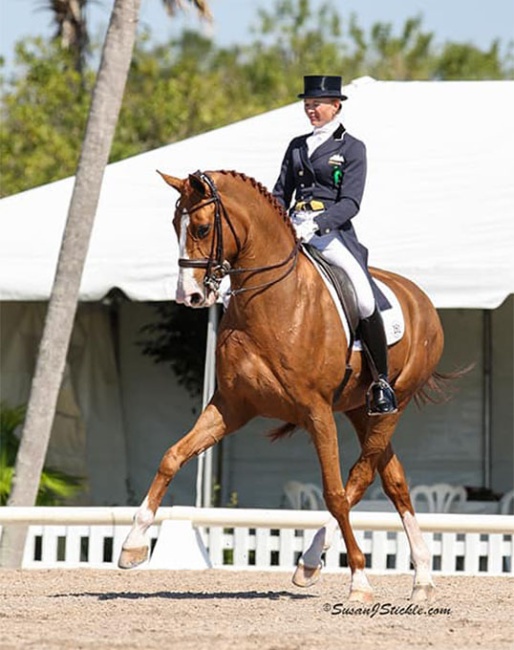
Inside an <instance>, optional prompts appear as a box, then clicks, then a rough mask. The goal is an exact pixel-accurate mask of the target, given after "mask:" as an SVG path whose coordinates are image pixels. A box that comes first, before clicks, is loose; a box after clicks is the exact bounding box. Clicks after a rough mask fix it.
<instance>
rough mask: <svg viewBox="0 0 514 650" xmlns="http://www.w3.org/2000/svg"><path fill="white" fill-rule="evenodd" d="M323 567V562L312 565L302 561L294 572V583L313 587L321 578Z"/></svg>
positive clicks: (299, 585)
mask: <svg viewBox="0 0 514 650" xmlns="http://www.w3.org/2000/svg"><path fill="white" fill-rule="evenodd" d="M321 567H322V565H321V564H318V566H317V567H310V566H305V564H302V563H300V564H299V565H298V566H297V567H296V571H295V572H294V575H293V584H294V585H296V586H297V587H312V585H315V584H316V582H318V580H319V577H320V575H321Z"/></svg>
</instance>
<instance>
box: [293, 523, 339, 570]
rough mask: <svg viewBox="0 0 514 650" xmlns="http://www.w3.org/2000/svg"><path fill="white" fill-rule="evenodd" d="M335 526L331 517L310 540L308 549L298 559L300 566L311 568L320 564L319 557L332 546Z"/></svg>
mask: <svg viewBox="0 0 514 650" xmlns="http://www.w3.org/2000/svg"><path fill="white" fill-rule="evenodd" d="M337 526H338V523H337V521H336V520H335V519H334V518H333V517H331V518H330V519H329V521H327V523H326V524H325V525H324V526H323V528H320V529H319V530H318V531H317V533H316V534H315V535H314V537H313V538H312V542H311V544H310V546H309V548H308V549H307V550H305V551H304V552H303V554H302V557H301V558H300V562H301V563H302V564H304V565H305V566H308V567H311V568H314V567H317V566H319V565H320V564H321V555H322V553H323V552H324V551H327V550H328V549H329V548H330V547H331V546H332V542H333V541H334V534H335V532H336V529H337Z"/></svg>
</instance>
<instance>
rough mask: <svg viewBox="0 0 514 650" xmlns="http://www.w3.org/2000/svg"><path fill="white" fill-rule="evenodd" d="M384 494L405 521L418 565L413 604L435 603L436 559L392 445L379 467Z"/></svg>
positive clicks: (405, 527) (414, 558)
mask: <svg viewBox="0 0 514 650" xmlns="http://www.w3.org/2000/svg"><path fill="white" fill-rule="evenodd" d="M378 471H379V473H380V477H381V479H382V485H383V488H384V492H385V493H386V494H387V496H388V497H389V498H390V499H391V501H392V502H393V504H394V506H395V508H396V510H397V511H398V514H399V515H400V517H401V520H402V524H403V527H404V529H405V533H406V535H407V539H408V541H409V547H410V552H411V559H412V563H413V565H414V583H413V588H412V594H411V600H413V601H414V602H423V601H431V600H433V599H434V596H435V586H434V583H433V581H432V575H431V564H432V557H431V554H430V551H429V549H428V547H427V545H426V543H425V540H424V539H423V535H422V533H421V529H420V527H419V524H418V521H417V519H416V515H415V513H414V508H413V507H412V502H411V498H410V494H409V488H408V485H407V480H406V478H405V473H404V471H403V466H402V464H401V462H400V461H399V459H398V457H397V456H396V454H395V453H394V451H393V448H392V446H391V445H389V446H388V448H387V450H386V452H385V453H384V455H383V456H382V458H381V459H380V461H379V464H378Z"/></svg>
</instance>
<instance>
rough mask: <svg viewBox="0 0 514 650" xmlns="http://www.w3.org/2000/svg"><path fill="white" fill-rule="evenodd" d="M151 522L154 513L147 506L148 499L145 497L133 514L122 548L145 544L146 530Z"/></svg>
mask: <svg viewBox="0 0 514 650" xmlns="http://www.w3.org/2000/svg"><path fill="white" fill-rule="evenodd" d="M153 522H154V515H153V513H152V511H151V510H150V508H149V507H148V499H147V498H146V499H145V500H144V501H143V503H142V504H141V506H140V507H139V509H138V511H137V512H136V514H135V516H134V523H133V524H132V528H131V529H130V532H129V534H128V536H127V539H126V540H125V543H124V544H123V548H127V549H128V548H141V547H142V546H147V545H148V540H147V538H146V531H147V530H148V529H149V528H150V526H151V525H152V524H153Z"/></svg>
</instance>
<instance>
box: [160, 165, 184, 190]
mask: <svg viewBox="0 0 514 650" xmlns="http://www.w3.org/2000/svg"><path fill="white" fill-rule="evenodd" d="M156 171H157V173H158V174H160V175H161V176H162V178H163V179H164V181H165V182H166V183H168V185H171V187H173V189H175V190H177V192H180V193H182V190H183V189H184V184H185V182H186V181H185V180H182V179H181V178H175V176H169V174H164V173H163V172H160V171H159V170H158V169H157V170H156Z"/></svg>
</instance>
